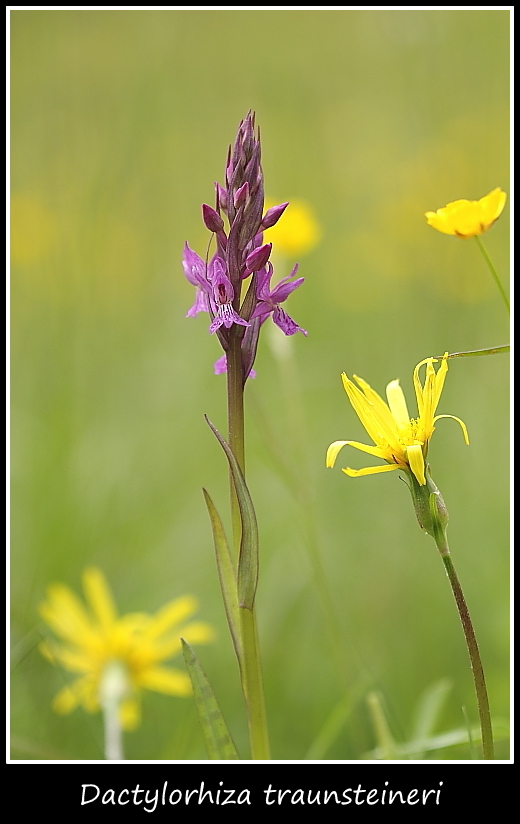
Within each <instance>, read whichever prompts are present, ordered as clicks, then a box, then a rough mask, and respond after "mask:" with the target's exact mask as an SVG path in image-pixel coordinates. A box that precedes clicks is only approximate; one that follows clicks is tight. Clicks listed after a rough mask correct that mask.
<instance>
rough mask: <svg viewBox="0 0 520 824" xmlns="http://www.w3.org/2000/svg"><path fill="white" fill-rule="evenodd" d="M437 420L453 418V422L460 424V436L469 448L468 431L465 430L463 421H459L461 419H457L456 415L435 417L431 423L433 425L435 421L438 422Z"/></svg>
mask: <svg viewBox="0 0 520 824" xmlns="http://www.w3.org/2000/svg"><path fill="white" fill-rule="evenodd" d="M439 418H453V420H454V421H457V423H459V424H460V427H461V429H462V434H463V435H464V440H465V441H466V444H467V445H468V446H469V435H468V430H467V429H466V424H465V423H464V421H461V419H460V418H457V417H456V415H437V417H436V418H434V420H433V422H434V423H435V421H438V420H439Z"/></svg>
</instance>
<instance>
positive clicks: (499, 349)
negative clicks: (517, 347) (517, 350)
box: [448, 344, 510, 358]
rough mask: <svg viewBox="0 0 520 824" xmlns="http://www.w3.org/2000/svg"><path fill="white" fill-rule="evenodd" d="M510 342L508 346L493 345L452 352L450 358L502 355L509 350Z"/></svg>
mask: <svg viewBox="0 0 520 824" xmlns="http://www.w3.org/2000/svg"><path fill="white" fill-rule="evenodd" d="M509 349H510V347H509V344H507V345H506V346H492V347H491V349H471V350H470V351H468V352H451V353H450V354H449V355H448V357H449V358H470V357H475V356H478V355H501V354H503V353H504V352H509Z"/></svg>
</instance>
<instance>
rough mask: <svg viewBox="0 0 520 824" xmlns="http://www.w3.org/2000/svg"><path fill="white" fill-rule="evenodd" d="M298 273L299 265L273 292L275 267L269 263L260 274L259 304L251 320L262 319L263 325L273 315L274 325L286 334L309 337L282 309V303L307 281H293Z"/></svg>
mask: <svg viewBox="0 0 520 824" xmlns="http://www.w3.org/2000/svg"><path fill="white" fill-rule="evenodd" d="M297 271H298V264H296V266H295V267H294V269H293V270H292V272H291V274H290V275H289V276H288V277H286V278H283V279H282V280H281V281H280V283H279V284H278V285H277V286H275V287H274V289H273V290H271V287H270V283H271V277H272V275H273V266H272V264H271V263H267V265H266V267H265V269H264V270H263V271H262V272H261V273H259V274H260V277H259V280H258V285H257V290H256V296H257V298H258V303H257V305H256V308H255V310H254V312H253V314H252V315H251V318H260V320H261V322H262V323H263V322H264V321H265V320H267V318H268V317H269V315H270V314H271V313H272V315H273V321H274V323H276V325H277V326H279V327H280V329H281V330H282V332H284V334H286V335H295V334H296V332H301V333H302V334H303V335H305V336H306V335H307V332H306V330H305V329H302V327H301V326H298V324H297V323H296V322H295V321H294V320H293V319H292V318H291V317H290V316H289V315H288V314H287V312H285V310H284V309H282V308H281V307H280V303H283V302H284V301H285V300H287V298H288V297H289V295H290V294H291V292H294V290H295V289H297V288H298V286H301V284H302V283H303V281H304V280H305V278H296V280H291V278H293V277H294V275H295V274H296V272H297Z"/></svg>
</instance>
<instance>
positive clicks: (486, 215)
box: [425, 189, 507, 238]
mask: <svg viewBox="0 0 520 824" xmlns="http://www.w3.org/2000/svg"><path fill="white" fill-rule="evenodd" d="M506 200H507V195H506V193H505V192H503V191H502V189H493V191H492V192H490V193H489V194H488V195H486V196H485V197H481V198H480V200H454V201H453V202H452V203H447V204H446V206H444V207H443V208H442V209H437V211H436V212H426V213H425V217H426V220H427V221H428V224H429V225H430V226H433V228H434V229H437V230H438V231H439V232H443V233H444V234H445V235H456V236H457V237H461V238H468V237H474V236H475V235H481V234H482V233H483V232H485V231H486V229H489V227H490V226H492V225H493V223H494V222H495V220H496V219H497V217H500V215H501V214H502V210H503V208H504V206H505V203H506Z"/></svg>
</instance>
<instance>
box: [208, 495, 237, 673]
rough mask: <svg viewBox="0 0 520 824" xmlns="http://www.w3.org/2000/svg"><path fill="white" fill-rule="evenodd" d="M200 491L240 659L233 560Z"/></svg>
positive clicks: (213, 512)
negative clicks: (211, 532)
mask: <svg viewBox="0 0 520 824" xmlns="http://www.w3.org/2000/svg"><path fill="white" fill-rule="evenodd" d="M202 492H203V493H204V499H205V501H206V506H207V508H208V514H209V519H210V521H211V528H212V530H213V541H214V543H215V556H216V559H217V570H218V577H219V580H220V589H221V591H222V599H223V601H224V608H225V610H226V616H227V621H228V624H229V631H230V632H231V638H232V639H233V646H234V647H235V653H236V656H237V658H238V660H239V661H240V660H241V655H242V644H241V642H240V615H239V611H238V593H237V581H236V577H235V570H234V568H233V561H232V558H231V553H230V551H229V546H228V542H227V540H226V535H225V533H224V527H223V526H222V521H221V520H220V516H219V514H218V512H217V510H216V509H215V506H214V504H213V501H212V500H211V498H210V495H209V493H208V492H207V491H206V490H205V489H203V490H202Z"/></svg>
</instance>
